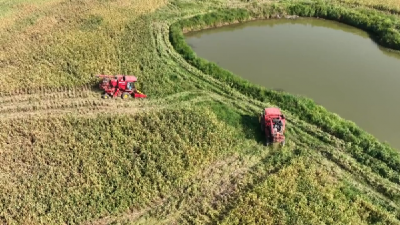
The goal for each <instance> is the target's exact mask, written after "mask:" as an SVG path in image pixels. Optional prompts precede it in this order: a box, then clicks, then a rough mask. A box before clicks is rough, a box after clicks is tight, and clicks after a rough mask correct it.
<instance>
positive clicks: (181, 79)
mask: <svg viewBox="0 0 400 225" xmlns="http://www.w3.org/2000/svg"><path fill="white" fill-rule="evenodd" d="M318 4H322V5H317V6H310V5H307V4H306V3H304V4H303V2H302V1H299V0H296V1H283V2H280V3H278V2H277V1H243V0H215V1H212V0H204V1H189V0H146V1H139V0H18V1H6V0H0V49H1V51H0V106H1V107H0V113H1V116H0V163H1V164H0V175H1V177H0V187H1V190H2V191H1V195H0V200H1V201H0V202H1V203H0V222H1V223H4V224H204V223H206V224H217V223H221V224H350V223H351V224H373V223H377V222H380V223H381V224H399V223H400V179H399V177H400V171H399V169H398V168H399V166H400V156H399V154H398V152H397V150H395V149H393V148H390V147H389V146H387V145H384V144H382V143H379V142H378V141H377V140H376V139H375V138H373V137H372V136H370V135H368V134H366V133H365V132H363V131H361V130H360V129H359V128H356V127H355V126H354V124H352V123H351V122H347V121H344V120H343V119H341V118H339V117H337V116H335V115H332V114H329V112H326V111H324V109H321V108H319V107H317V106H315V105H313V103H310V101H308V100H299V99H297V98H296V97H294V96H289V95H285V94H283V93H277V92H271V91H268V90H264V89H259V88H258V87H255V86H252V85H251V84H248V83H243V82H242V81H240V80H238V79H237V78H232V77H230V74H228V72H226V71H223V70H222V69H221V68H219V67H216V66H214V65H210V64H207V63H208V62H205V61H201V60H199V59H198V58H196V57H194V56H193V55H192V53H191V52H190V50H189V49H188V47H186V45H185V44H184V43H183V42H182V40H183V38H182V29H183V28H185V29H186V28H187V29H189V28H193V29H195V28H199V26H200V27H207V26H212V25H220V24H222V23H224V22H222V19H221V18H224V19H225V20H229V21H237V20H239V19H240V18H241V17H245V16H253V17H256V16H260V17H261V14H262V16H263V17H267V16H266V14H269V15H268V17H269V16H272V15H273V14H274V13H276V12H277V11H274V10H281V11H280V12H281V13H284V12H285V10H287V11H289V10H292V11H296V10H297V11H296V12H298V13H300V14H301V13H303V14H307V13H308V14H311V12H312V13H315V12H318V13H322V12H327V13H328V14H329V13H331V14H332V15H334V16H332V17H335V16H337V15H336V14H335V13H338V15H339V14H340V15H341V16H342V18H346V19H347V20H349V21H350V20H351V21H356V22H354V23H357V24H364V25H365V24H366V25H365V26H370V24H374V21H377V20H379V19H380V18H383V20H382V21H384V23H382V24H379V26H381V27H379V26H378V28H376V29H377V30H378V33H379V32H380V34H381V37H382V41H383V42H385V43H386V44H388V45H391V46H394V47H396V46H399V45H400V41H399V40H400V39H398V37H399V30H400V26H399V25H398V23H397V22H398V20H397V19H399V17H398V15H397V14H396V10H397V11H398V10H399V3H398V2H396V1H390V0H388V1H379V2H378V1H373V0H368V1H367V0H366V1H355V0H354V1H350V0H349V1H348V0H343V1H339V0H337V1H336V0H335V1H322V2H321V1H320V2H319V3H318ZM355 5H357V7H355ZM381 6H384V7H381ZM273 7H275V8H273ZM312 7H315V8H312ZM318 7H319V8H318ZM233 8H235V9H233ZM225 9H230V10H228V11H218V13H216V14H212V15H211V14H210V15H209V16H207V15H208V14H206V13H208V12H211V11H213V12H216V11H217V10H225ZM235 10H237V11H235ZM240 10H247V11H246V13H247V12H248V14H246V13H243V12H244V11H240ZM324 10H325V11H324ZM353 10H354V11H353ZM366 12H372V14H368V15H367V14H365V13H366ZM375 14H376V15H378V16H376V17H373V16H374V15H375ZM196 15H197V16H198V15H204V16H202V17H201V16H200V17H198V21H197V23H201V25H198V24H196V23H195V22H193V20H190V18H191V17H193V16H196ZM179 19H182V21H181V22H180V23H179V24H178V25H177V23H176V22H178V21H179ZM399 20H400V19H399ZM379 21H380V20H379ZM364 25H360V26H364ZM382 27H383V28H382ZM374 29H375V28H374ZM386 31H388V32H389V31H390V32H391V33H385V32H386ZM396 35H397V36H396ZM396 38H397V39H396ZM196 67H197V68H196ZM96 74H133V75H135V76H137V77H138V85H137V87H138V89H139V90H140V91H142V92H144V93H145V94H147V95H148V96H149V97H148V98H147V99H142V100H137V99H128V100H122V99H102V98H100V96H101V92H100V91H99V90H98V89H97V88H96V86H97V84H98V82H99V80H98V79H97V78H95V77H94V75H96ZM255 96H259V97H255ZM279 104H280V107H281V108H282V110H283V112H284V114H285V115H286V117H287V120H288V125H287V134H286V136H287V139H288V141H287V143H286V145H285V146H284V147H266V146H264V145H263V137H262V135H261V133H260V132H259V124H258V117H257V116H258V113H259V112H261V110H262V109H263V108H265V107H268V106H276V105H279Z"/></svg>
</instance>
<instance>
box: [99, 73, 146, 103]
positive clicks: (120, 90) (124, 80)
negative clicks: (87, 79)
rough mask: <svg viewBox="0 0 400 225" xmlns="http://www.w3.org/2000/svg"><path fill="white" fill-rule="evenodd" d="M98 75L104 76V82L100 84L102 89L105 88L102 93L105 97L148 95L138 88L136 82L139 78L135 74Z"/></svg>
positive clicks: (125, 97) (142, 96)
mask: <svg viewBox="0 0 400 225" xmlns="http://www.w3.org/2000/svg"><path fill="white" fill-rule="evenodd" d="M96 77H100V78H103V82H102V83H100V84H99V87H100V89H102V90H104V93H103V95H102V97H103V98H108V97H112V98H115V97H122V98H123V99H127V98H129V97H134V98H146V97H147V96H146V95H145V94H143V93H141V92H140V91H138V90H137V89H136V87H135V82H136V81H137V78H136V77H135V76H125V75H116V76H113V75H97V76H96Z"/></svg>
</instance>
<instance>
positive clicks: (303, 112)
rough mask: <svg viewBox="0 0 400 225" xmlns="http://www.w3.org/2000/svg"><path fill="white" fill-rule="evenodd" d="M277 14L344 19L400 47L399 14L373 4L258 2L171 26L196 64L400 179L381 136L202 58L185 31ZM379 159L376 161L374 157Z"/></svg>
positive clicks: (394, 154) (399, 159)
mask: <svg viewBox="0 0 400 225" xmlns="http://www.w3.org/2000/svg"><path fill="white" fill-rule="evenodd" d="M277 15H280V16H283V15H298V16H301V17H318V18H324V19H329V20H335V21H338V22H342V23H345V24H348V25H351V26H354V27H357V28H360V29H363V30H365V31H367V32H369V33H370V34H371V37H373V39H375V41H377V42H378V43H379V44H380V45H382V46H384V47H388V48H391V49H394V50H400V33H399V30H400V27H399V25H398V24H399V19H398V17H396V16H394V15H390V14H386V13H383V12H379V11H376V10H373V9H368V8H351V7H345V6H339V5H335V4H326V3H320V2H318V3H279V4H264V5H252V6H250V7H248V8H241V9H226V10H217V11H215V12H212V13H209V14H205V15H197V16H194V17H191V18H189V19H185V20H180V21H178V22H175V23H174V24H172V25H171V26H170V42H171V43H172V45H173V46H174V48H175V50H176V51H177V52H179V53H180V54H181V55H182V57H183V58H184V59H185V60H186V61H187V62H188V63H190V64H191V65H193V66H195V67H197V68H198V69H199V70H201V71H202V72H204V73H206V74H209V75H212V76H213V77H215V78H217V79H218V80H220V81H223V82H226V83H228V84H229V85H230V86H231V87H232V88H235V89H237V90H239V91H240V92H242V93H243V94H245V95H247V96H250V97H252V98H254V99H257V100H260V101H264V102H270V103H272V104H274V105H277V106H278V107H280V108H282V109H284V110H288V111H290V112H292V113H294V114H295V115H297V116H298V117H299V118H301V119H303V120H305V121H307V122H309V123H312V124H315V125H317V126H319V127H320V128H321V129H322V130H324V131H325V132H327V133H330V134H332V135H334V136H336V137H338V138H341V139H343V140H344V141H346V142H347V145H348V147H349V148H348V149H351V150H349V151H351V152H350V153H351V154H352V155H353V157H354V158H356V159H357V160H358V161H359V162H361V163H363V164H365V165H369V166H370V167H371V168H372V170H373V171H375V172H377V173H379V174H380V175H381V176H383V177H385V178H388V179H389V180H391V181H393V182H396V183H400V180H399V178H398V177H396V176H394V174H392V173H390V172H388V171H393V170H396V169H397V168H399V166H400V155H399V154H398V151H397V150H395V149H394V148H392V147H390V146H388V145H387V144H384V143H380V142H379V141H378V140H377V139H376V138H375V137H373V136H372V135H370V134H368V133H367V132H365V131H363V130H362V129H360V128H359V127H358V126H357V125H356V124H354V123H353V122H351V121H348V120H344V119H343V118H341V117H339V116H338V115H337V114H335V113H331V112H329V111H327V110H326V109H325V108H324V107H322V106H320V105H317V104H315V102H314V101H313V100H311V99H308V98H304V97H301V96H294V95H291V94H288V93H282V92H277V91H273V90H269V89H266V88H264V87H261V86H259V85H255V84H252V83H250V82H248V81H247V80H245V79H243V78H241V77H239V76H237V75H235V74H233V73H231V72H229V71H227V70H225V69H222V68H220V67H219V66H217V65H216V64H215V63H212V62H209V61H207V60H205V59H202V58H200V57H197V56H196V54H195V53H194V51H193V50H192V49H191V48H190V47H189V46H188V45H187V44H186V42H185V38H184V35H183V33H184V32H187V31H192V30H200V29H204V28H210V27H217V26H222V25H224V24H231V23H240V22H244V21H248V20H254V19H268V18H273V17H276V16H277ZM374 158H375V159H374Z"/></svg>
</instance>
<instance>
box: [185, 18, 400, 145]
mask: <svg viewBox="0 0 400 225" xmlns="http://www.w3.org/2000/svg"><path fill="white" fill-rule="evenodd" d="M185 36H186V41H187V43H188V44H189V45H190V46H191V47H192V48H193V50H194V51H195V52H196V54H197V55H198V56H200V57H202V58H205V59H207V60H209V61H213V62H215V63H217V64H218V65H219V66H221V67H223V68H225V69H227V70H229V71H231V72H233V73H235V74H237V75H239V76H241V77H243V78H245V79H247V80H249V81H250V82H252V83H256V84H259V85H262V86H264V87H267V88H271V89H276V90H283V91H285V92H288V93H292V94H299V95H302V96H306V97H309V98H311V99H313V100H314V101H315V102H316V103H318V104H320V105H322V106H324V107H325V108H326V109H328V110H329V111H332V112H335V113H337V114H338V115H340V116H341V117H343V118H345V119H348V120H351V121H353V122H355V123H356V124H357V125H358V126H359V127H361V128H362V129H364V130H365V131H367V132H369V133H371V134H372V135H374V136H375V137H377V138H378V139H379V140H380V141H386V142H388V143H389V144H390V145H391V146H393V147H394V148H397V149H400V104H399V103H400V54H398V53H395V52H390V51H388V50H385V49H383V48H381V47H379V46H378V45H377V44H375V43H374V42H373V41H372V40H371V39H370V38H369V35H368V34H367V33H366V32H364V31H362V30H359V29H356V28H353V27H351V26H347V25H344V24H341V23H337V22H333V21H327V20H322V19H309V18H301V19H296V20H288V19H274V20H262V21H251V22H247V23H242V24H235V25H229V26H225V27H221V28H215V29H207V30H203V31H198V32H191V33H188V34H186V35H185Z"/></svg>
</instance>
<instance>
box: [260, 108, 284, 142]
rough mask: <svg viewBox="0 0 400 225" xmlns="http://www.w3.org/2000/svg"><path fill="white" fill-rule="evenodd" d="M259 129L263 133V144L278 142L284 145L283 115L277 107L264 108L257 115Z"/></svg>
mask: <svg viewBox="0 0 400 225" xmlns="http://www.w3.org/2000/svg"><path fill="white" fill-rule="evenodd" d="M259 122H260V126H261V131H262V132H263V133H264V134H265V145H267V146H268V145H269V144H273V143H280V144H281V145H282V146H283V145H285V128H286V127H285V125H286V119H285V116H284V115H283V114H282V113H281V110H280V109H279V108H275V107H271V108H265V109H264V110H263V112H262V113H260V116H259Z"/></svg>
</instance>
